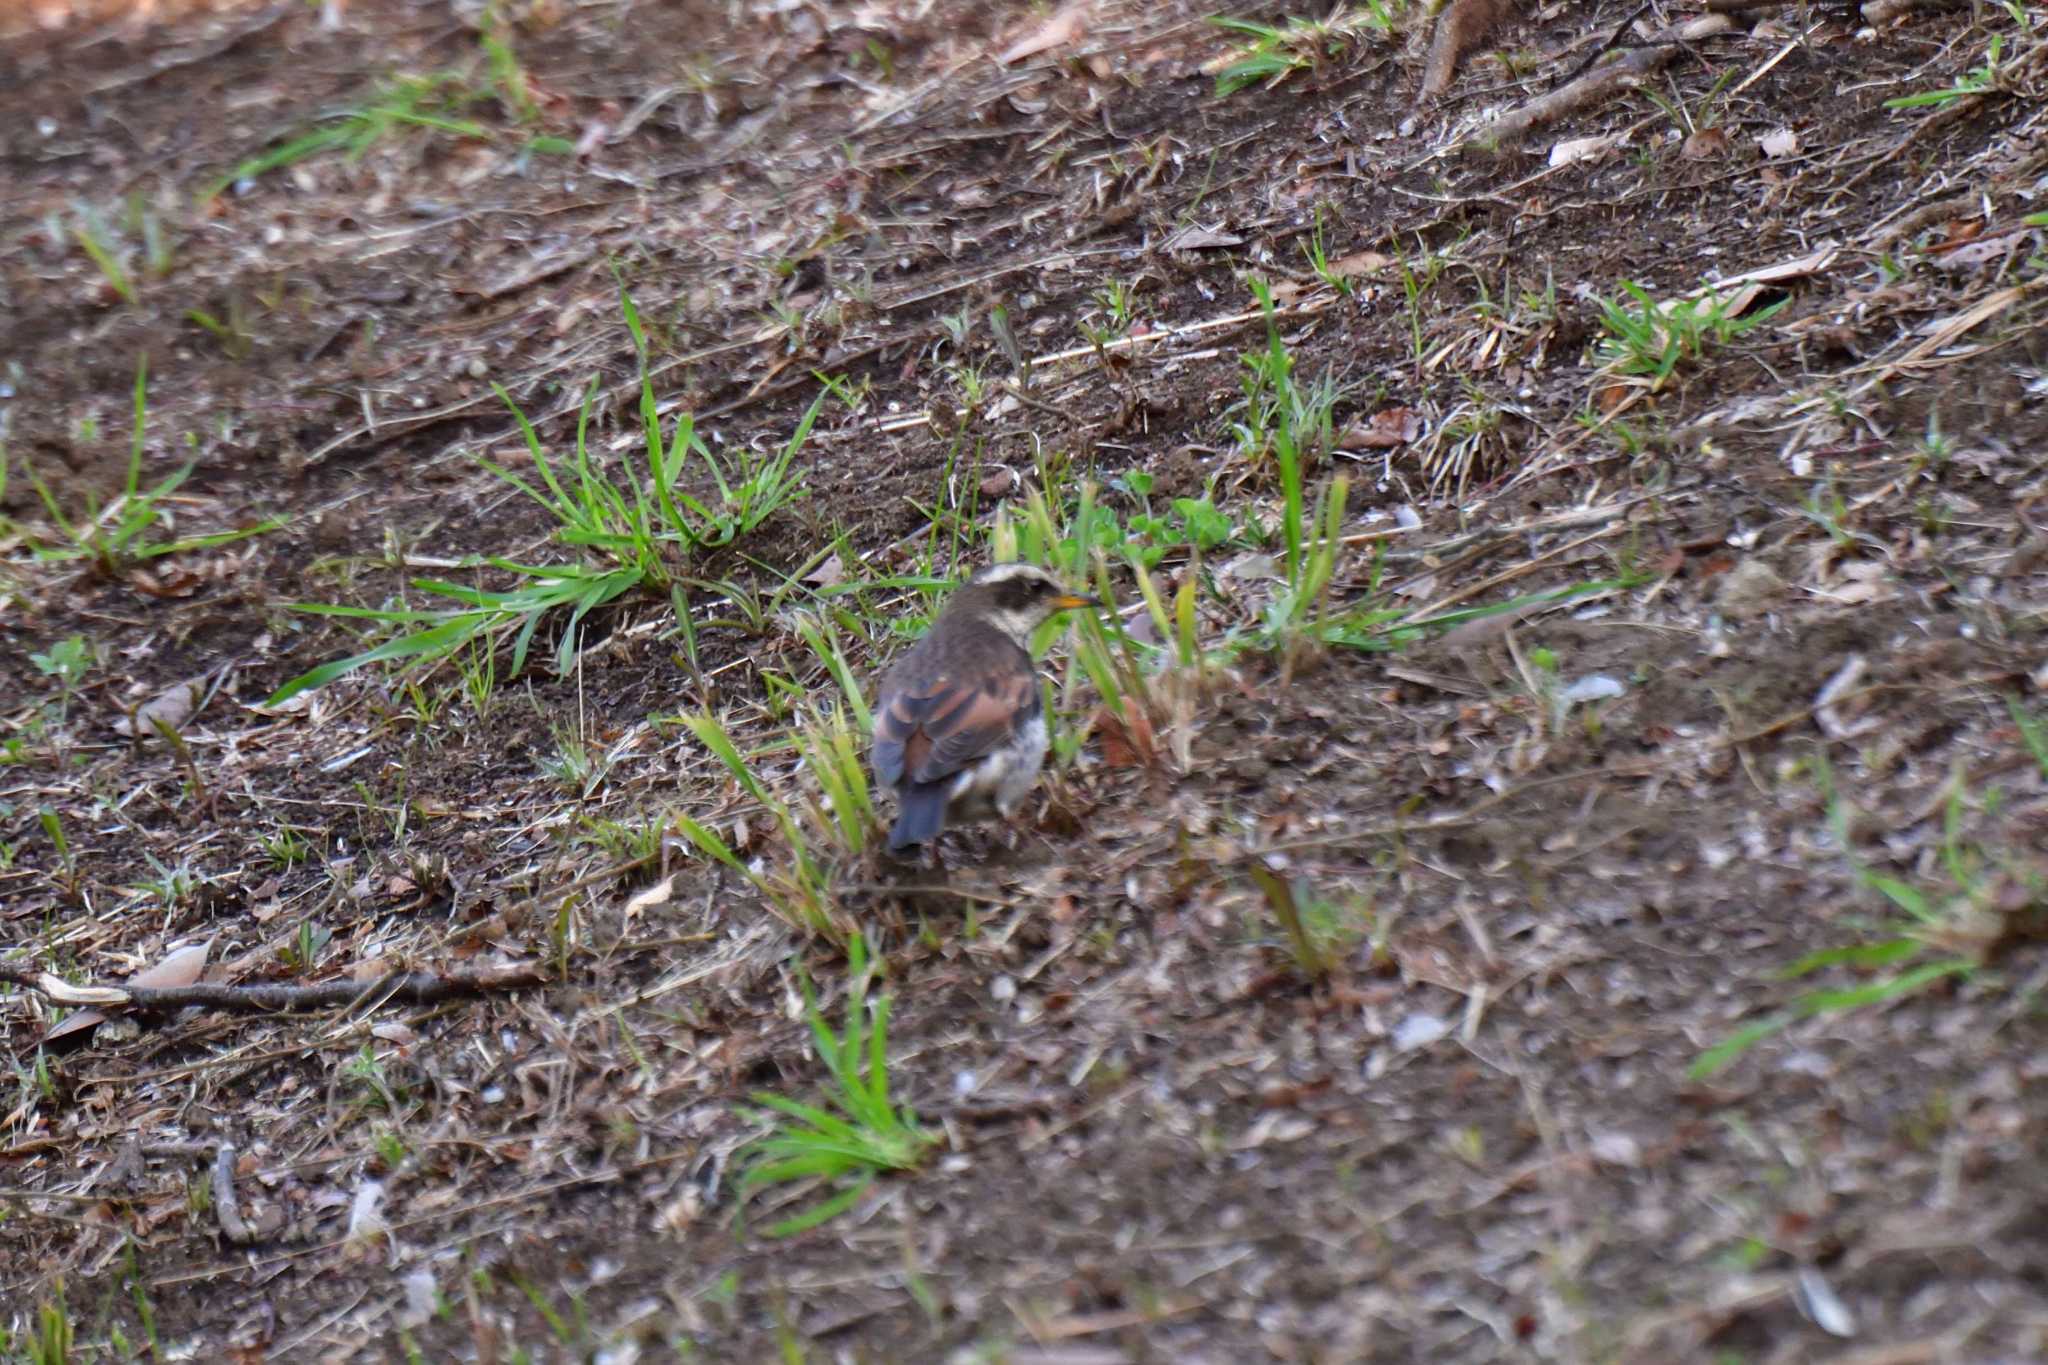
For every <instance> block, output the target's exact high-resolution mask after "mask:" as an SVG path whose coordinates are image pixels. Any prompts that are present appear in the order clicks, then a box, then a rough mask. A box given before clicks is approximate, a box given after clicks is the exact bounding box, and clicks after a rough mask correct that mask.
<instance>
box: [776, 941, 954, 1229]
mask: <svg viewBox="0 0 2048 1365" xmlns="http://www.w3.org/2000/svg"><path fill="white" fill-rule="evenodd" d="M846 952H847V987H846V1026H845V1028H844V1030H843V1031H838V1032H835V1031H834V1030H833V1028H832V1026H831V1024H830V1023H828V1022H827V1021H826V1019H825V1015H824V1012H823V1011H822V1010H820V1009H819V1007H818V998H817V994H816V992H815V991H813V990H812V989H811V983H810V978H809V977H808V976H805V975H803V974H802V973H801V971H799V974H798V986H799V988H800V989H801V990H802V991H803V997H804V1017H805V1019H806V1020H808V1021H809V1023H810V1026H811V1040H812V1043H813V1044H814V1045H815V1046H816V1048H817V1051H818V1057H819V1059H820V1060H821V1061H823V1062H824V1063H825V1069H826V1071H827V1072H828V1073H829V1075H830V1082H829V1085H828V1088H827V1092H826V1095H825V1097H824V1100H823V1102H822V1104H820V1105H809V1104H804V1103H801V1102H800V1101H797V1100H793V1099H790V1098H788V1097H787V1096H783V1095H775V1094H769V1093H767V1092H765V1091H755V1092H754V1100H755V1102H756V1103H758V1104H763V1105H766V1106H767V1107H768V1112H757V1113H756V1114H755V1117H756V1118H758V1119H759V1120H760V1121H762V1122H763V1123H766V1124H767V1125H768V1127H769V1132H768V1133H767V1134H766V1135H765V1136H763V1137H761V1138H759V1139H757V1140H756V1141H755V1142H753V1143H752V1144H750V1145H749V1146H748V1147H747V1148H745V1149H744V1151H743V1153H742V1158H741V1159H742V1163H743V1164H742V1167H741V1171H740V1177H739V1197H740V1201H741V1204H742V1205H743V1206H744V1204H745V1203H746V1201H747V1200H748V1199H750V1198H752V1197H753V1195H754V1194H755V1193H756V1192H757V1191H759V1190H761V1189H763V1188H766V1187H768V1186H772V1185H780V1184H787V1183H789V1182H792V1181H810V1180H817V1181H820V1182H822V1183H823V1184H824V1185H825V1186H826V1187H827V1188H828V1189H833V1190H834V1192H833V1193H832V1194H830V1195H829V1196H828V1197H827V1198H825V1199H823V1200H821V1201H820V1202H818V1203H816V1204H813V1205H812V1206H811V1207H809V1208H807V1209H805V1210H803V1211H802V1212H800V1213H798V1214H795V1215H793V1216H792V1217H789V1218H785V1219H782V1220H780V1221H779V1222H776V1223H772V1224H770V1225H769V1226H768V1227H766V1228H764V1229H763V1232H765V1233H766V1235H768V1236H770V1237H787V1236H790V1235H792V1234H794V1233H798V1232H802V1231H804V1230H806V1229H808V1228H814V1227H816V1226H818V1225H819V1224H820V1223H823V1222H825V1221H826V1220H828V1219H831V1218H834V1217H837V1216H838V1215H839V1214H841V1213H843V1212H845V1211H846V1210H847V1209H849V1208H851V1207H852V1206H853V1204H854V1202H855V1201H856V1200H858V1199H859V1198H860V1197H861V1195H862V1194H863V1193H864V1192H865V1191H866V1190H867V1188H868V1186H869V1185H870V1184H872V1183H873V1181H874V1178H875V1176H877V1175H878V1174H880V1173H882V1172H884V1171H907V1170H913V1169H915V1168H916V1167H917V1166H918V1165H919V1164H920V1163H921V1162H922V1161H923V1160H924V1156H925V1153H926V1152H928V1151H929V1150H930V1149H931V1147H932V1146H933V1144H935V1143H936V1142H937V1141H938V1135H937V1134H936V1133H933V1132H931V1131H929V1130H927V1129H924V1128H920V1127H919V1126H918V1124H917V1116H916V1115H915V1114H913V1113H912V1112H911V1111H910V1110H909V1109H907V1108H903V1107H901V1106H899V1105H897V1104H896V1102H895V1101H894V1100H892V1099H891V1098H890V1095H889V997H888V996H886V995H885V996H879V997H877V998H876V999H874V1000H873V1001H870V1000H869V999H868V996H867V991H868V985H869V982H870V979H871V976H872V973H871V972H870V970H869V965H868V946H867V940H866V938H865V937H864V936H862V935H859V934H855V935H853V936H852V937H850V938H849V939H848V940H847V944H846Z"/></svg>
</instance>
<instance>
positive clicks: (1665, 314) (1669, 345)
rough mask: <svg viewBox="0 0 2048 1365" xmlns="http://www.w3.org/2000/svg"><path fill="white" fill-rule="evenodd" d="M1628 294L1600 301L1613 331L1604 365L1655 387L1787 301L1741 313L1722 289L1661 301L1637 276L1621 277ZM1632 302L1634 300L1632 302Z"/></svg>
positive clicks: (1602, 351) (1604, 347)
mask: <svg viewBox="0 0 2048 1365" xmlns="http://www.w3.org/2000/svg"><path fill="white" fill-rule="evenodd" d="M1621 288H1622V292H1623V293H1624V294H1626V295H1627V296H1628V298H1627V299H1626V300H1623V299H1601V300H1600V325H1601V326H1602V328H1604V329H1605V330H1606V332H1607V336H1606V338H1605V339H1603V340H1602V341H1601V342H1600V343H1599V345H1598V347H1597V348H1596V350H1595V353H1594V354H1595V358H1596V359H1597V360H1598V361H1599V362H1600V365H1601V366H1602V368H1604V369H1606V370H1609V371H1611V372H1613V373H1617V374H1626V375H1638V376H1643V377H1646V378H1648V379H1649V380H1650V381H1651V387H1653V388H1655V387H1658V386H1660V385H1662V384H1663V383H1664V381H1665V380H1666V379H1668V378H1670V377H1671V374H1672V372H1673V371H1675V370H1676V369H1677V368H1678V367H1679V365H1680V364H1682V363H1684V362H1686V361H1693V360H1698V359H1700V358H1701V357H1703V356H1704V355H1706V353H1707V352H1708V351H1709V350H1711V349H1713V348H1714V347H1716V346H1725V345H1727V344H1728V343H1729V342H1732V341H1734V340H1735V339H1736V338H1738V337H1740V336H1742V335H1743V334H1744V333H1745V332H1749V331H1752V330H1754V329H1756V328H1758V327H1761V326H1762V325H1763V324H1764V323H1766V322H1768V321H1770V320H1771V319H1772V318H1773V317H1775V316H1777V314H1778V312H1779V310H1780V309H1782V308H1784V306H1785V300H1780V301H1778V302H1777V303H1772V304H1767V305H1765V306H1764V307H1762V308H1759V309H1756V310H1755V311H1753V312H1748V313H1744V314H1742V315H1741V316H1739V317H1738V316H1736V315H1734V314H1733V313H1732V312H1731V311H1730V309H1731V308H1732V307H1733V304H1734V300H1733V299H1732V298H1729V297H1725V296H1722V295H1717V294H1707V295H1703V296H1701V297H1698V298H1677V299H1671V300H1668V301H1666V302H1664V303H1659V302H1657V300H1656V299H1654V298H1652V297H1651V296H1650V292H1649V291H1648V290H1646V289H1644V288H1643V287H1642V286H1641V285H1639V284H1637V283H1635V282H1634V281H1633V280H1623V281H1622V282H1621ZM1631 301H1632V302H1631Z"/></svg>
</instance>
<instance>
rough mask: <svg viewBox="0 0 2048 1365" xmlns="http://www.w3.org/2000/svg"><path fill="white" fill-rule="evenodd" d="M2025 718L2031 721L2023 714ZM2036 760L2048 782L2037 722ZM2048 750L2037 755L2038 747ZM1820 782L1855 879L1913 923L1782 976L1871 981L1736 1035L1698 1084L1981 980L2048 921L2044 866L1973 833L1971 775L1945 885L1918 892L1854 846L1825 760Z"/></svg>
mask: <svg viewBox="0 0 2048 1365" xmlns="http://www.w3.org/2000/svg"><path fill="white" fill-rule="evenodd" d="M2014 714H2015V717H2016V718H2018V717H2021V716H2023V715H2024V713H2023V712H2021V711H2020V710H2019V709H2018V708H2017V706H2016V705H2015V707H2014ZM2020 730H2021V735H2022V737H2023V739H2024V740H2025V741H2026V742H2027V744H2028V747H2029V751H2030V752H2032V753H2033V754H2034V757H2035V758H2036V760H2037V761H2038V762H2039V763H2040V765H2041V768H2042V771H2043V773H2044V774H2048V736H2043V735H2042V734H2041V730H2040V728H2039V722H2038V721H2036V720H2034V719H2033V718H2031V717H2027V718H2026V719H2025V720H2024V722H2023V723H2022V724H2021V726H2020ZM2036 740H2040V741H2042V742H2041V744H2040V746H2039V747H2038V748H2037V747H2035V741H2036ZM1815 777H1816V780H1817V781H1818V783H1819V785H1820V788H1821V791H1822V794H1823V797H1824V799H1825V800H1826V803H1827V810H1828V825H1829V828H1830V829H1831V830H1832V831H1833V833H1834V837H1835V842H1836V843H1837V844H1838V845H1839V846H1840V847H1841V849H1842V852H1843V856H1844V857H1845V858H1847V859H1848V861H1849V865H1850V867H1851V869H1852V870H1853V872H1854V874H1855V878H1856V881H1857V884H1858V885H1860V886H1863V887H1865V888H1866V889H1868V890H1871V891H1874V892H1876V893H1877V894H1878V895H1880V896H1881V897H1883V898H1884V899H1885V900H1886V901H1889V902H1890V903H1891V906H1892V908H1893V909H1894V910H1897V911H1900V912H1902V913H1903V915H1904V916H1905V918H1904V919H1902V920H1896V921H1893V922H1891V923H1890V924H1887V925H1884V926H1882V927H1881V932H1880V934H1879V936H1878V937H1877V938H1876V939H1875V941H1872V942H1867V943H1858V944H1851V945H1849V946H1846V947H1841V948H1825V949H1822V950H1820V951H1818V952H1814V953H1809V954H1807V955H1806V956H1805V957H1802V958H1800V959H1798V960H1797V961H1796V962H1793V963H1792V964H1790V965H1789V966H1787V967H1785V968H1784V969H1783V970H1781V971H1780V972H1779V973H1778V976H1779V978H1780V979H1783V980H1798V979H1800V978H1802V977H1809V976H1812V975H1814V974H1815V973H1818V972H1822V971H1826V970H1830V969H1845V970H1848V971H1851V972H1854V973H1857V974H1859V975H1861V976H1864V977H1866V978H1867V979H1865V980H1863V981H1861V982H1860V983H1858V984H1856V985H1851V986H1843V987H1819V988H1816V989H1813V990H1809V991H1806V992H1804V993H1803V994H1801V995H1799V996H1797V997H1796V998H1794V999H1793V1000H1792V1001H1791V1003H1789V1004H1788V1005H1786V1006H1785V1007H1783V1008H1782V1009H1779V1010H1777V1011H1775V1012H1773V1013H1771V1014H1769V1015H1767V1016H1765V1017H1764V1018H1762V1019H1760V1020H1758V1021H1756V1022H1755V1023H1752V1024H1749V1025H1747V1026H1745V1027H1743V1028H1741V1029H1738V1030H1736V1031H1735V1032H1734V1033H1733V1034H1731V1035H1730V1036H1729V1037H1727V1038H1726V1039H1724V1040H1722V1041H1721V1042H1719V1043H1717V1044H1715V1045H1714V1046H1713V1047H1711V1048H1709V1049H1707V1050H1706V1051H1705V1052H1703V1053H1702V1054H1700V1056H1699V1058H1698V1060H1696V1061H1695V1062H1694V1063H1693V1064H1692V1068H1691V1072H1690V1074H1691V1075H1693V1076H1694V1077H1696V1078H1697V1077H1703V1076H1711V1075H1713V1074H1714V1073H1715V1072H1717V1071H1719V1070H1721V1069H1722V1068H1723V1067H1725V1066H1727V1065H1728V1064H1729V1063H1731V1062H1733V1061H1734V1060H1735V1059H1736V1058H1738V1057H1740V1056H1741V1055H1742V1054H1743V1053H1744V1052H1746V1051H1748V1050H1749V1049H1750V1048H1751V1047H1753V1046H1754V1045H1755V1044H1757V1043H1758V1042H1760V1041H1762V1040H1763V1039H1765V1038H1768V1037H1770V1036H1771V1035H1773V1034H1775V1033H1778V1032H1780V1031H1781V1030H1783V1029H1784V1028H1786V1027H1787V1026H1789V1025H1790V1024H1792V1023H1794V1022H1796V1021H1798V1020H1800V1019H1807V1018H1812V1017H1814V1016H1816V1015H1824V1014H1841V1013H1846V1012H1847V1011H1850V1010H1856V1009H1863V1008H1866V1007H1868V1006H1872V1005H1881V1004H1886V1003H1888V1002H1891V1001H1895V1000H1902V999H1905V998H1907V997H1909V996H1913V995H1917V994H1919V993H1920V992H1922V991H1924V990H1926V989H1928V988H1929V987H1930V986H1932V985H1934V984H1935V983H1936V982H1938V981H1942V980H1944V979H1946V978H1948V977H1952V976H1968V975H1970V974H1972V973H1974V972H1975V971H1977V970H1978V969H1979V968H1980V967H1981V966H1982V965H1983V964H1984V963H1985V962H1986V961H1987V960H1988V959H1989V958H1990V956H1991V954H1992V953H1993V952H1994V951H1995V950H1996V948H1997V947H1998V945H1999V944H2001V943H2002V942H2004V941H2005V940H2006V939H2008V938H2009V937H2011V936H2012V935H2013V934H2014V933H2015V932H2017V931H2018V930H2020V929H2021V928H2022V927H2023V926H2024V925H2025V924H2026V923H2027V922H2030V921H2031V922H2032V923H2033V924H2034V925H2035V926H2036V927H2037V926H2038V923H2039V922H2040V921H2041V920H2042V919H2043V917H2048V867H2044V866H2043V865H2042V864H2041V863H2040V861H2039V859H2038V858H2036V857H2028V856H2025V855H2018V854H2013V853H2007V852H2002V851H1999V850H1995V849H1991V848H1988V847H1986V846H1984V845H1982V844H1980V843H1978V842H1976V841H1974V840H1972V839H1970V838H1968V837H1967V836H1966V835H1965V833H1964V830H1963V824H1964V817H1965V814H1966V811H1967V807H1968V804H1969V802H1968V794H1967V793H1966V791H1965V790H1964V785H1963V781H1962V777H1961V774H1960V773H1958V774H1957V775H1955V776H1954V777H1952V778H1951V779H1950V784H1949V792H1948V799H1947V801H1946V803H1945V804H1944V806H1943V811H1942V829H1941V840H1940V846H1939V852H1940V866H1941V869H1942V872H1943V873H1944V878H1943V880H1942V882H1941V883H1938V884H1932V885H1929V884H1916V883H1915V882H1912V881H1908V880H1905V879H1903V878H1899V877H1894V876H1891V875H1890V874H1888V873H1883V872H1879V871H1877V870H1876V869H1875V868H1871V867H1868V866H1865V865H1864V864H1863V862H1862V861H1861V860H1860V859H1858V858H1857V857H1856V855H1855V852H1854V850H1853V845H1852V843H1851V840H1850V837H1849V831H1848V826H1849V806H1848V803H1847V801H1846V800H1844V799H1843V797H1842V796H1841V795H1840V794H1839V792H1837V791H1836V789H1835V784H1834V778H1833V774H1832V772H1831V770H1830V769H1829V767H1828V765H1827V763H1826V761H1825V760H1824V759H1821V758H1818V757H1817V758H1816V759H1815Z"/></svg>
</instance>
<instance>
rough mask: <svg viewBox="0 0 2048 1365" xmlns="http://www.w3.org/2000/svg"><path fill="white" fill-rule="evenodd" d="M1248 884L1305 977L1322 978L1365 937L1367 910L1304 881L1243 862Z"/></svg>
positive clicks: (1362, 904)
mask: <svg viewBox="0 0 2048 1365" xmlns="http://www.w3.org/2000/svg"><path fill="white" fill-rule="evenodd" d="M1246 871H1247V872H1249V873H1250V875H1251V879H1252V883H1253V884H1254V885H1255V886H1257V887H1258V888H1259V894H1260V895H1262V896H1263V897H1265V901H1266V908H1267V909H1268V910H1271V911H1272V912H1273V918H1274V919H1275V920H1277V921H1278V922H1279V924H1280V929H1281V932H1282V934H1283V935H1284V936H1285V941H1286V944H1287V953H1288V956H1289V957H1290V958H1291V959H1292V960H1293V962H1294V968H1295V970H1296V971H1297V972H1299V973H1300V974H1301V975H1302V977H1303V978H1304V979H1306V980H1308V981H1312V982H1313V981H1321V980H1323V979H1324V978H1325V977H1327V976H1329V974H1330V973H1331V972H1332V971H1333V970H1335V969H1336V967H1337V966H1338V964H1339V963H1341V962H1342V961H1343V960H1344V957H1345V955H1346V954H1347V953H1349V952H1350V951H1351V949H1352V948H1354V947H1355V946H1357V944H1358V943H1359V941H1360V940H1361V939H1363V938H1364V937H1365V933H1366V930H1367V928H1368V927H1369V909H1368V907H1367V906H1366V905H1365V904H1364V903H1362V902H1356V901H1354V902H1346V903H1340V902H1337V901H1333V900H1330V899H1329V898H1327V897H1325V896H1320V895H1317V894H1316V893H1315V892H1314V891H1313V890H1312V889H1311V888H1310V887H1309V886H1308V884H1307V883H1305V882H1302V881H1300V880H1298V879H1294V878H1288V877H1283V876H1281V875H1280V874H1279V873H1277V872H1275V871H1273V869H1271V868H1269V867H1267V866H1266V865H1265V864H1264V863H1262V862H1257V861H1254V862H1252V863H1250V864H1249V865H1247V867H1246Z"/></svg>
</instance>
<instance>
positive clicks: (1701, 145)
mask: <svg viewBox="0 0 2048 1365" xmlns="http://www.w3.org/2000/svg"><path fill="white" fill-rule="evenodd" d="M1678 155H1679V156H1680V158H1682V159H1683V160H1686V161H1715V160H1719V159H1720V158H1721V157H1724V156H1726V155H1728V132H1727V130H1726V129H1725V128H1700V129H1696V130H1695V131H1694V132H1693V134H1692V136H1691V137H1688V138H1687V139H1686V140H1685V145H1684V146H1683V147H1680V148H1679V149H1678Z"/></svg>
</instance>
